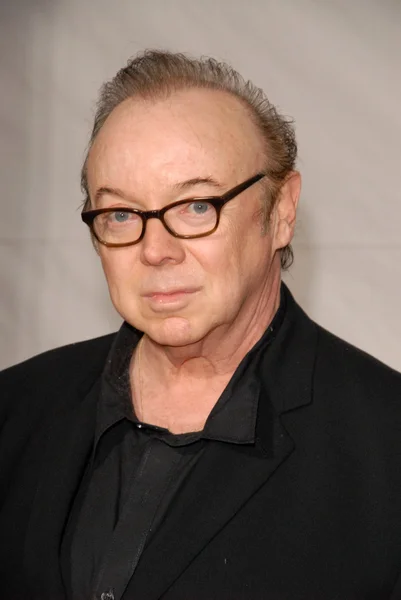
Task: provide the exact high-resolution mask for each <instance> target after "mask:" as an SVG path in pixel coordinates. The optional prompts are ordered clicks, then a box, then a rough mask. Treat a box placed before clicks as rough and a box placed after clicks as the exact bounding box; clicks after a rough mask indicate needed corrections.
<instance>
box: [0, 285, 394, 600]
mask: <svg viewBox="0 0 401 600" xmlns="http://www.w3.org/2000/svg"><path fill="white" fill-rule="evenodd" d="M287 296H288V297H287V302H288V308H287V313H286V316H285V319H284V322H283V325H282V327H281V328H280V330H279V332H278V335H277V338H276V339H275V340H274V342H273V344H272V346H270V347H269V348H268V350H267V352H266V354H265V357H264V362H263V365H262V367H261V373H260V377H261V381H262V393H261V397H260V402H259V411H258V420H257V441H256V444H255V446H252V447H245V446H239V445H234V444H233V445H231V444H227V443H222V442H211V443H210V445H209V447H208V449H207V450H206V452H205V454H204V455H203V457H202V460H201V461H199V462H198V463H197V465H196V466H195V468H194V470H193V472H192V473H191V475H190V478H189V481H188V484H187V485H186V486H185V487H183V489H182V490H181V493H180V497H179V500H178V501H176V502H175V504H174V506H173V507H172V509H171V510H170V512H169V515H168V517H167V518H166V519H165V520H164V521H163V523H162V524H161V526H160V530H159V531H158V532H157V534H156V535H155V536H154V537H153V538H152V540H151V541H150V543H149V545H148V546H147V547H146V548H145V551H144V553H143V555H142V557H141V559H140V561H139V564H138V567H137V570H136V572H135V574H134V575H133V577H132V579H131V581H130V584H129V586H128V588H127V590H126V592H125V594H124V600H131V599H132V600H133V599H135V600H157V599H163V600H242V599H243V600H265V599H266V600H278V599H280V600H351V599H352V600H357V599H358V600H359V599H366V600H376V599H377V600H379V599H380V600H382V599H384V598H386V599H390V598H391V600H394V599H396V598H397V599H398V598H401V576H400V573H401V375H400V374H398V373H396V372H395V371H393V370H391V369H389V368H388V367H386V366H384V365H382V364H381V363H379V362H378V361H376V360H375V359H373V358H371V357H370V356H368V355H366V354H364V353H362V352H361V351H359V350H357V349H355V348H353V347H352V346H350V345H348V344H346V343H345V342H343V341H341V340H339V339H337V338H336V337H334V336H333V335H331V334H330V333H328V332H326V331H325V330H323V329H322V328H321V327H319V326H318V325H316V324H315V323H313V322H312V321H311V320H310V319H309V318H308V317H307V316H306V315H305V314H304V313H303V311H302V310H301V309H300V308H299V307H298V305H297V304H296V303H295V302H294V300H293V299H292V297H291V296H290V294H289V293H287ZM112 340H113V336H106V337H102V338H99V339H96V340H91V341H88V342H83V343H79V344H74V345H71V346H67V347H64V348H60V349H57V350H53V351H51V352H47V353H45V354H43V355H41V356H38V357H35V358H33V359H31V360H29V361H26V362H25V363H22V364H20V365H17V366H15V367H12V368H10V369H8V370H6V371H4V372H3V373H2V374H0V394H1V404H0V416H1V418H0V427H1V433H0V476H1V477H0V485H1V488H0V544H1V550H0V599H1V600H33V599H34V600H61V599H64V598H65V594H64V585H63V581H62V576H61V573H60V564H59V551H60V542H61V538H62V534H63V528H64V526H65V522H66V518H67V515H68V513H69V509H70V507H71V503H72V500H73V498H74V493H75V492H76V490H77V487H78V485H79V482H80V479H81V477H82V474H83V471H84V468H85V465H86V463H87V460H88V456H89V454H90V451H91V445H92V441H93V433H94V424H95V411H96V404H97V400H98V389H99V377H100V374H101V372H102V369H103V366H104V362H105V360H106V356H107V353H108V351H109V348H110V345H111V343H112ZM397 582H398V583H397ZM74 600H81V599H74ZM82 600H83V599H82ZM85 600H92V599H89V598H88V599H85Z"/></svg>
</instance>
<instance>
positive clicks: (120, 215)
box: [110, 210, 132, 223]
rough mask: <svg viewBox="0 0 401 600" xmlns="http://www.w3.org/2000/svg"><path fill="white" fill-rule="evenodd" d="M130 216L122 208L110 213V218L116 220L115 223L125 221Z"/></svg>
mask: <svg viewBox="0 0 401 600" xmlns="http://www.w3.org/2000/svg"><path fill="white" fill-rule="evenodd" d="M131 216H132V215H131V213H129V212H125V211H123V210H119V211H116V212H113V213H110V218H111V220H115V221H117V223H125V222H126V221H128V219H129V218H130V217H131Z"/></svg>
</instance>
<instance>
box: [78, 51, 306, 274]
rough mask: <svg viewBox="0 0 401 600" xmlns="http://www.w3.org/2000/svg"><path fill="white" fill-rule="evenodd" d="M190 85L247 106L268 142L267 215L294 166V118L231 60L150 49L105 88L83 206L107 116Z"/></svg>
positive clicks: (285, 253)
mask: <svg viewBox="0 0 401 600" xmlns="http://www.w3.org/2000/svg"><path fill="white" fill-rule="evenodd" d="M189 88H207V89H215V90H221V91H225V92H228V93H230V94H232V95H233V96H235V97H236V98H237V99H238V100H240V102H242V104H243V105H244V107H245V108H246V109H247V110H248V112H249V115H250V117H251V118H252V119H253V120H254V122H255V124H256V125H257V127H258V129H259V131H260V133H261V135H262V136H263V138H264V140H265V144H266V162H267V164H266V168H265V172H266V174H267V179H268V186H267V187H268V198H266V201H265V209H266V210H265V212H266V218H268V217H269V216H270V211H271V208H272V206H273V205H274V202H275V200H276V198H277V197H278V194H279V191H280V188H281V186H282V184H283V183H284V181H285V179H286V178H287V177H288V175H289V174H290V173H291V172H292V171H293V170H294V169H295V163H296V158H297V143H296V138H295V131H294V127H293V122H292V120H290V119H288V118H286V117H284V116H283V115H281V114H280V113H279V112H278V110H277V109H276V108H275V106H273V104H271V103H270V102H269V100H268V98H267V97H266V95H265V93H264V92H263V90H262V89H260V88H258V87H257V86H255V85H254V84H253V83H252V82H251V81H246V80H245V79H244V78H243V77H242V76H241V75H240V74H239V73H238V72H237V71H235V70H234V69H233V68H232V67H231V66H230V65H229V64H227V63H225V62H220V61H217V60H216V59H214V58H209V57H201V58H193V57H189V56H187V55H185V54H182V53H175V52H169V51H162V50H146V51H144V52H141V53H139V54H138V55H136V56H135V57H133V58H131V59H129V61H128V63H127V66H126V67H123V68H122V69H120V70H119V71H118V72H117V74H116V75H115V76H114V77H113V78H112V79H111V80H110V81H108V82H106V83H104V84H103V86H102V87H101V89H100V93H99V98H98V102H97V105H96V112H95V119H94V125H93V129H92V133H91V136H90V140H89V144H88V149H87V152H86V157H85V161H84V164H83V167H82V171H81V187H82V191H83V193H84V194H85V200H84V210H85V209H86V208H87V207H88V205H89V192H88V181H87V169H86V167H87V160H88V155H89V151H90V149H91V147H92V145H93V143H94V141H95V138H96V136H97V134H98V133H99V131H100V129H101V128H102V127H103V125H104V123H105V122H106V120H107V118H108V116H109V115H110V114H111V112H112V111H113V110H114V108H116V107H117V106H118V105H119V104H121V103H122V102H124V100H127V99H128V98H135V97H136V98H141V99H158V98H164V97H168V96H169V95H170V94H172V93H174V92H176V91H179V90H183V89H189ZM280 258H281V266H282V268H283V269H288V267H290V266H291V264H292V262H293V260H294V255H293V250H292V248H291V246H290V245H288V246H286V247H285V248H282V250H281V257H280Z"/></svg>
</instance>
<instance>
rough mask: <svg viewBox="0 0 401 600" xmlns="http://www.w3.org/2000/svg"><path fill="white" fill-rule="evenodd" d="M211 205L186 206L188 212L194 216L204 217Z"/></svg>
mask: <svg viewBox="0 0 401 600" xmlns="http://www.w3.org/2000/svg"><path fill="white" fill-rule="evenodd" d="M210 207H211V205H210V204H209V202H192V203H191V204H189V205H188V210H189V212H192V213H194V214H195V215H204V214H205V213H207V211H208V210H209V209H210Z"/></svg>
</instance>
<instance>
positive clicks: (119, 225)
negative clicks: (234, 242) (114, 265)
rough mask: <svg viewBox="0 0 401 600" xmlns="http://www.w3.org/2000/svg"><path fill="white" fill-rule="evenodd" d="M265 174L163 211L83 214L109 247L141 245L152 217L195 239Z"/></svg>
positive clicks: (173, 232)
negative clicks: (225, 207)
mask: <svg viewBox="0 0 401 600" xmlns="http://www.w3.org/2000/svg"><path fill="white" fill-rule="evenodd" d="M263 177H265V175H264V173H258V174H257V175H254V176H253V177H251V178H250V179H247V180H246V181H244V182H243V183H240V184H239V185H236V186H235V187H234V188H232V189H231V190H228V192H226V193H225V194H223V195H222V196H206V197H200V198H187V199H186V200H178V202H173V203H172V204H167V206H164V207H163V208H161V209H160V210H146V211H145V210H139V209H137V208H128V207H114V208H99V209H96V210H86V211H84V212H82V214H81V217H82V220H83V222H84V223H86V225H88V227H89V228H90V230H91V232H92V234H93V236H94V237H95V238H96V240H97V241H98V242H100V243H101V244H103V245H104V246H108V247H110V248H121V247H123V246H133V245H134V244H138V243H139V242H140V241H141V240H142V239H143V237H144V235H145V231H146V224H147V222H148V220H149V219H159V220H160V221H161V222H162V223H163V225H164V227H165V228H166V229H167V231H168V232H169V233H170V234H171V235H173V236H174V237H176V238H182V239H185V240H192V239H195V238H201V237H205V236H207V235H210V234H211V233H213V232H214V231H216V229H217V227H218V226H219V222H220V213H221V209H222V208H223V206H224V205H225V204H227V202H229V201H230V200H233V199H234V198H235V197H236V196H238V195H239V194H241V193H242V192H244V191H245V190H247V189H248V188H250V187H251V185H254V184H255V183H256V182H257V181H259V180H260V179H262V178H263Z"/></svg>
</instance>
